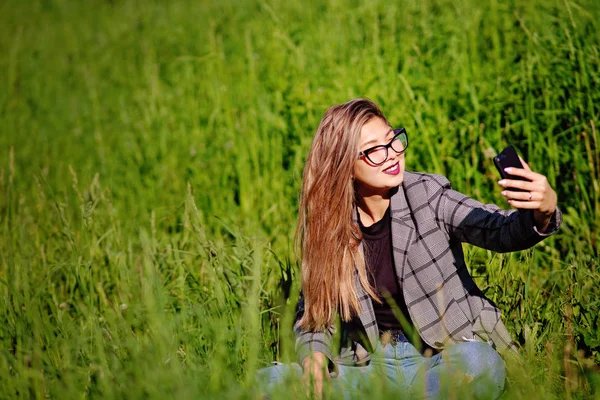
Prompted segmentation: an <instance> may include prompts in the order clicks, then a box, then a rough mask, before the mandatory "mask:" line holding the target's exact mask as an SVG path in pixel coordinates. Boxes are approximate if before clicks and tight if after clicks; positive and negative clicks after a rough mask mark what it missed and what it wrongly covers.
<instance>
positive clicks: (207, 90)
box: [0, 0, 600, 399]
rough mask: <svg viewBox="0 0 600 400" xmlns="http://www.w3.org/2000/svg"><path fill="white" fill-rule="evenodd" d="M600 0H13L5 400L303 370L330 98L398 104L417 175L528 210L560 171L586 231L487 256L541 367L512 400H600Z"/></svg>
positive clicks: (218, 383)
mask: <svg viewBox="0 0 600 400" xmlns="http://www.w3.org/2000/svg"><path fill="white" fill-rule="evenodd" d="M599 17H600V5H599V3H598V2H596V1H593V0H581V1H576V2H575V1H569V0H566V1H555V0H550V1H542V0H532V1H529V2H516V1H506V2H499V1H493V0H485V1H475V0H458V1H446V0H428V1H416V0H415V1H404V2H398V3H392V2H388V1H372V2H358V1H350V2H342V1H337V0H332V1H310V2H308V3H300V2H298V3H296V2H286V1H281V0H264V1H256V2H254V1H251V0H240V1H231V0H221V1H212V0H209V1H205V2H192V1H187V2H186V1H172V2H159V1H119V0H116V1H89V2H75V1H67V0H63V1H61V0H55V1H52V0H45V1H42V0H39V1H15V0H7V1H4V2H1V3H0V32H1V34H0V291H1V295H0V302H1V304H0V398H14V397H23V398H44V397H48V396H49V397H51V398H61V399H63V398H65V399H67V398H92V397H93V398H123V397H127V398H163V397H165V396H168V397H177V398H198V397H217V398H222V397H232V398H236V397H241V398H247V397H254V396H255V395H256V393H255V392H254V391H253V389H252V386H253V385H252V380H253V376H254V371H255V370H256V369H257V368H260V367H262V366H264V365H265V364H266V363H267V362H269V361H271V360H273V359H278V360H283V361H290V360H293V359H294V354H293V343H292V341H291V331H290V328H291V324H292V318H293V307H294V304H295V300H296V298H297V293H298V290H299V279H298V277H299V275H298V267H297V262H296V261H295V257H294V254H293V231H294V227H295V221H296V215H297V201H298V192H299V188H300V184H301V173H302V166H303V159H304V157H305V156H306V153H307V151H308V148H309V146H310V141H311V138H312V135H313V133H314V131H315V130H316V127H317V125H318V122H319V120H320V118H321V116H322V115H323V113H324V111H325V110H326V108H327V107H328V106H330V105H332V104H336V103H341V102H345V101H347V100H349V99H350V98H353V97H359V96H366V97H369V98H371V99H373V100H375V101H376V102H378V103H379V104H380V105H381V107H382V108H383V110H384V112H385V113H386V115H387V117H388V119H389V120H390V122H391V123H392V124H394V125H397V126H405V127H406V129H407V131H408V133H409V135H410V138H411V147H410V150H409V153H407V168H408V169H410V170H419V171H427V172H436V173H442V174H445V175H446V176H448V178H449V179H450V180H451V181H452V183H453V185H454V187H455V188H456V189H458V190H460V191H462V192H464V193H467V194H469V195H471V196H472V197H474V198H477V199H479V200H482V201H485V202H496V203H498V204H500V205H502V206H504V207H508V205H507V204H506V203H505V202H504V201H503V200H502V196H501V195H500V189H499V188H498V187H497V185H496V183H495V182H496V181H497V179H498V176H497V172H496V171H495V168H494V166H493V163H492V159H491V158H492V156H493V155H494V154H495V153H496V152H498V151H500V150H501V149H502V148H503V147H504V146H505V145H507V144H514V145H515V146H516V147H517V148H518V149H519V150H520V151H521V152H522V154H523V156H524V157H525V158H526V159H527V160H528V161H529V162H530V163H531V165H532V167H533V168H534V170H537V171H540V172H543V173H544V174H546V175H547V177H548V179H549V181H550V183H551V184H552V186H553V187H554V188H556V190H557V193H558V196H559V205H560V207H561V208H562V210H563V212H564V224H563V228H562V230H561V232H560V233H559V234H557V235H556V236H554V237H551V238H549V239H548V240H546V241H544V242H542V243H541V244H539V245H537V246H536V247H535V248H533V249H531V250H528V251H524V252H520V253H516V254H505V255H499V254H494V253H491V252H486V251H483V250H479V249H474V248H468V247H467V248H466V254H467V258H468V260H467V261H468V263H469V265H470V267H471V270H472V273H473V274H474V275H475V276H476V277H477V281H478V283H479V284H480V287H481V288H482V289H483V290H484V291H485V293H486V294H487V295H488V297H490V298H491V299H492V300H494V301H495V302H496V303H497V304H498V306H499V307H500V308H501V309H502V311H503V313H504V316H505V321H506V323H507V325H508V327H509V329H510V330H511V332H512V333H513V335H514V337H515V338H516V339H518V341H519V342H520V343H521V344H522V345H523V355H524V357H523V360H522V361H521V362H520V363H517V364H511V365H510V367H509V388H508V391H507V393H506V397H507V398H529V397H531V394H532V393H536V394H540V395H543V397H547V398H584V397H593V396H599V394H598V393H599V390H600V389H599V385H600V373H599V372H598V363H599V362H600V330H599V328H600V320H599V317H598V315H599V312H600V304H599V302H600V300H598V299H599V298H600V289H599V286H598V284H597V282H599V281H600V270H599V268H600V265H599V261H598V254H599V242H598V241H599V240H600V236H599V231H600V187H599V183H600V146H599V144H598V142H599V140H600V134H599V133H598V131H597V129H596V127H597V125H599V124H600V118H599V116H600V115H599V111H600V110H599V107H600V106H599V105H600V90H599V89H600V86H599V84H600V67H599V66H600V33H599V32H600V26H599V25H598V22H597V21H598V20H599Z"/></svg>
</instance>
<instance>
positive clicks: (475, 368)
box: [451, 342, 506, 395]
mask: <svg viewBox="0 0 600 400" xmlns="http://www.w3.org/2000/svg"><path fill="white" fill-rule="evenodd" d="M452 347H453V348H452V350H451V351H452V352H453V353H454V354H455V355H459V359H460V362H461V364H462V367H463V368H464V373H465V375H468V376H470V377H471V378H473V380H477V381H481V382H482V383H483V384H485V385H486V386H488V385H489V386H488V387H489V388H490V389H493V388H496V389H497V390H498V395H499V394H500V393H501V392H502V390H503V389H504V380H505V378H506V370H505V366H504V360H503V359H502V357H500V354H498V352H497V351H496V350H495V349H494V348H493V347H492V346H491V345H490V344H488V343H483V342H465V343H458V344H455V345H454V346H452Z"/></svg>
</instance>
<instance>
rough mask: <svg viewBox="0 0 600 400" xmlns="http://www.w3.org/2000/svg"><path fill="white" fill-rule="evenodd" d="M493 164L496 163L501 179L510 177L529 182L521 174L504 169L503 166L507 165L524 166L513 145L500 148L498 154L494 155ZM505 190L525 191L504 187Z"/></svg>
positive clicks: (506, 166)
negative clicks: (514, 173) (507, 171)
mask: <svg viewBox="0 0 600 400" xmlns="http://www.w3.org/2000/svg"><path fill="white" fill-rule="evenodd" d="M494 165H496V168H497V169H498V172H500V176H501V177H502V179H512V180H519V181H526V182H529V180H527V179H525V178H523V177H521V176H516V175H511V174H508V173H506V171H504V168H508V167H513V168H524V167H523V164H522V163H521V160H519V156H518V155H517V152H516V151H515V148H514V147H513V146H508V147H507V148H505V149H504V150H502V151H501V152H500V154H498V155H497V156H496V157H494ZM506 190H512V191H514V192H525V190H522V189H516V188H510V187H508V188H506Z"/></svg>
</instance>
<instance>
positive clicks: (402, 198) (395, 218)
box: [391, 172, 415, 285]
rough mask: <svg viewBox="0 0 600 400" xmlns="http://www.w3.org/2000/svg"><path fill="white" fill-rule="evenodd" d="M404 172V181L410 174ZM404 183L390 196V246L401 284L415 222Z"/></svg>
mask: <svg viewBox="0 0 600 400" xmlns="http://www.w3.org/2000/svg"><path fill="white" fill-rule="evenodd" d="M404 174H405V183H406V178H410V175H409V174H408V173H406V172H405V173H404ZM407 175H408V176H407ZM404 185H405V184H404V183H403V184H402V185H400V186H399V187H398V190H397V192H396V193H395V194H394V195H392V198H391V207H392V209H391V217H392V226H391V231H392V232H391V233H392V248H393V255H394V264H395V267H396V274H397V276H398V279H399V280H400V284H401V285H403V283H404V282H403V281H404V266H405V265H406V258H407V256H408V248H409V246H410V244H411V243H412V242H413V241H414V240H415V224H414V221H413V220H412V216H411V214H410V207H409V205H408V201H407V200H406V194H405V192H404Z"/></svg>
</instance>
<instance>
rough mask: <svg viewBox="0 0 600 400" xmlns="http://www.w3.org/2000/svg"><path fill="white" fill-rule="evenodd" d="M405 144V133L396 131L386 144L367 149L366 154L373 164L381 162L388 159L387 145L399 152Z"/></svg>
mask: <svg viewBox="0 0 600 400" xmlns="http://www.w3.org/2000/svg"><path fill="white" fill-rule="evenodd" d="M406 144H407V138H406V134H405V133H404V132H400V133H398V134H397V135H396V136H394V138H393V139H392V142H391V143H390V144H389V145H388V146H381V147H376V148H374V149H373V150H371V151H369V152H368V153H367V154H366V156H367V158H368V159H369V161H371V162H372V163H373V164H383V163H384V162H385V161H386V160H387V159H388V147H391V148H392V149H393V150H394V151H395V152H396V153H398V154H400V153H402V152H403V151H404V149H405V148H406Z"/></svg>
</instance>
